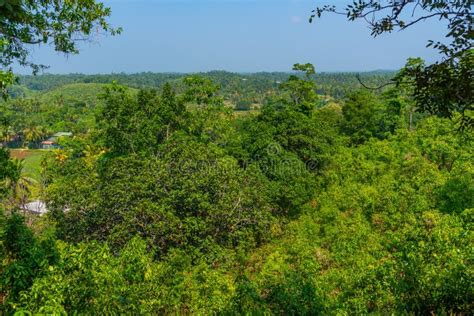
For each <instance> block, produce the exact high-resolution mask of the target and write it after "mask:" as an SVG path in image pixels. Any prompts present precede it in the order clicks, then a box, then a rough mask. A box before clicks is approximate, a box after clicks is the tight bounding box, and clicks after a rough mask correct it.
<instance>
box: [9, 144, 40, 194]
mask: <svg viewBox="0 0 474 316" xmlns="http://www.w3.org/2000/svg"><path fill="white" fill-rule="evenodd" d="M46 152H47V151H45V150H30V149H12V150H10V156H11V157H12V158H16V159H20V160H23V161H24V167H23V175H24V176H26V177H29V178H31V179H33V180H34V183H33V184H32V186H31V187H30V190H31V197H32V198H35V197H37V196H38V195H39V192H40V183H41V160H42V159H43V156H44V155H45V153H46Z"/></svg>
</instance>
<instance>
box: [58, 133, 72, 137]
mask: <svg viewBox="0 0 474 316" xmlns="http://www.w3.org/2000/svg"><path fill="white" fill-rule="evenodd" d="M53 136H54V137H62V136H69V137H71V136H72V133H71V132H57V133H56V134H54V135H53Z"/></svg>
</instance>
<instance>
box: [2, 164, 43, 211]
mask: <svg viewBox="0 0 474 316" xmlns="http://www.w3.org/2000/svg"><path fill="white" fill-rule="evenodd" d="M23 171H24V161H23V160H18V159H13V160H11V161H10V164H9V166H8V170H7V176H6V178H5V179H4V180H3V183H2V185H3V187H4V188H6V189H7V191H8V192H9V193H10V199H9V200H10V204H11V206H13V207H20V208H23V207H24V205H25V204H26V203H27V202H28V198H29V196H30V188H29V187H30V186H31V185H32V184H33V183H34V181H35V180H33V179H32V178H30V177H28V176H26V175H25V174H24V172H23Z"/></svg>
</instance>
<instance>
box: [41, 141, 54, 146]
mask: <svg viewBox="0 0 474 316" xmlns="http://www.w3.org/2000/svg"><path fill="white" fill-rule="evenodd" d="M41 144H43V145H53V144H54V142H53V141H51V140H45V141H42V142H41Z"/></svg>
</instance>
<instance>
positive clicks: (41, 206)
mask: <svg viewBox="0 0 474 316" xmlns="http://www.w3.org/2000/svg"><path fill="white" fill-rule="evenodd" d="M22 210H24V211H28V212H30V213H34V214H38V215H43V214H46V213H47V212H48V209H47V208H46V203H44V202H43V201H40V200H36V201H33V202H30V203H26V204H25V205H23V207H22Z"/></svg>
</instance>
